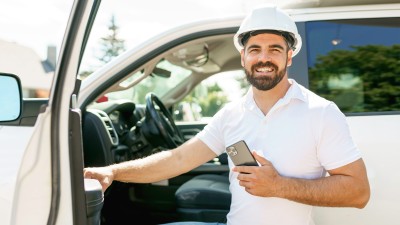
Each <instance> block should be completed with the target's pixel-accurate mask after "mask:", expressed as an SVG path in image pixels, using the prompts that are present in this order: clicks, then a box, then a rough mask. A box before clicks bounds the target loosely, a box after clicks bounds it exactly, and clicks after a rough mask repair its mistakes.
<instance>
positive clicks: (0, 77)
mask: <svg viewBox="0 0 400 225" xmlns="http://www.w3.org/2000/svg"><path fill="white" fill-rule="evenodd" d="M21 111H22V92H21V82H20V80H19V78H18V77H17V76H16V75H14V74H8V73H0V122H7V121H13V120H16V119H18V118H19V117H20V115H21Z"/></svg>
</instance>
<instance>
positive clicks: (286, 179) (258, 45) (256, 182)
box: [84, 5, 370, 225]
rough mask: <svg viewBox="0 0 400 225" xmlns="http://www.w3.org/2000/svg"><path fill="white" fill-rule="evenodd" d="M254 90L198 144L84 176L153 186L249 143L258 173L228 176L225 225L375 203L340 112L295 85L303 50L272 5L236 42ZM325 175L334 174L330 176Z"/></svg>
mask: <svg viewBox="0 0 400 225" xmlns="http://www.w3.org/2000/svg"><path fill="white" fill-rule="evenodd" d="M234 42H235V46H236V48H238V50H239V51H240V54H241V64H242V66H243V67H244V69H245V72H246V77H247V80H248V81H249V83H250V84H251V85H252V87H251V88H250V90H249V92H248V93H247V95H246V96H244V97H243V98H242V99H240V100H239V101H236V102H232V103H230V104H228V105H227V106H226V107H224V108H223V109H222V110H220V111H219V112H218V113H217V114H216V115H215V116H214V117H213V119H212V121H211V122H210V123H209V124H208V125H207V126H206V127H205V128H204V130H203V131H201V132H200V133H199V134H198V135H197V136H196V137H194V138H193V139H191V140H189V141H187V142H186V143H184V144H183V145H182V146H180V147H178V148H176V149H173V150H171V151H164V152H161V153H158V154H155V155H152V156H149V157H147V158H144V159H140V160H135V161H129V162H124V163H121V164H116V165H111V166H108V167H102V168H87V169H85V171H84V173H85V177H87V178H95V179H98V180H99V181H100V182H101V184H102V186H103V189H104V190H105V189H106V188H107V187H108V186H109V185H110V184H111V182H112V181H113V180H118V181H123V182H136V183H141V182H142V183H150V182H155V181H159V180H163V179H168V178H171V177H174V176H177V175H179V174H182V173H185V172H188V171H190V170H191V169H193V168H196V167H197V166H200V165H201V164H203V163H205V162H207V161H209V160H211V159H213V158H214V157H216V156H217V155H219V154H221V153H223V152H224V150H225V147H226V146H229V145H231V144H233V143H235V142H237V141H239V140H245V141H246V142H247V144H248V146H249V147H250V148H251V149H253V150H255V151H253V155H254V157H255V159H256V160H257V161H258V163H259V164H260V166H236V167H233V168H232V171H231V174H230V190H231V192H232V203H231V208H230V212H229V214H228V216H227V224H228V225H243V224H252V225H255V224H260V225H261V224H263V225H265V224H279V225H282V224H288V225H297V224H298V225H306V224H313V221H312V216H311V212H312V206H331V207H356V208H363V207H365V205H366V204H367V202H368V200H369V196H370V190H369V183H368V179H367V175H366V169H365V165H364V163H363V160H362V158H361V153H360V151H359V149H358V148H357V147H356V146H355V144H354V142H353V140H352V138H351V135H350V131H349V128H348V126H347V123H346V118H345V116H344V115H343V113H341V112H340V110H339V109H338V108H337V106H336V105H335V104H334V103H333V102H330V101H327V100H325V99H323V98H321V97H319V96H317V95H316V94H314V93H312V92H310V91H309V90H307V89H306V88H304V87H302V86H301V85H299V84H297V83H296V82H295V81H294V80H292V79H289V78H288V74H287V67H288V66H290V65H291V64H292V57H293V56H295V55H296V54H297V53H298V52H299V51H300V48H301V37H300V35H299V34H298V33H297V28H296V25H295V23H294V22H293V20H292V19H291V18H290V17H289V16H288V15H287V14H286V13H285V12H283V11H282V10H280V9H278V8H276V7H274V6H271V5H265V6H262V7H259V8H256V9H254V10H253V11H252V12H251V13H250V14H249V15H248V16H247V17H246V18H245V20H244V21H243V23H242V25H241V27H240V28H239V31H238V32H237V34H236V35H235V37H234ZM326 172H328V173H329V176H325V174H326Z"/></svg>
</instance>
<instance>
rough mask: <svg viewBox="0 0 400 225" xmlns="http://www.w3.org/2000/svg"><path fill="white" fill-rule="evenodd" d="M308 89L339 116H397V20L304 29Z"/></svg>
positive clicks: (310, 25)
mask: <svg viewBox="0 0 400 225" xmlns="http://www.w3.org/2000/svg"><path fill="white" fill-rule="evenodd" d="M306 37H307V46H308V49H307V52H308V59H307V60H308V66H309V68H308V69H309V82H310V83H309V87H310V89H311V90H313V91H314V92H316V93H317V94H319V95H321V96H323V97H325V98H327V99H329V100H332V101H334V102H335V103H336V104H337V105H338V106H339V108H340V109H341V110H342V111H343V112H345V113H362V112H387V111H400V79H399V77H400V70H399V56H400V18H379V19H378V18H375V19H374V18H373V19H352V20H334V21H318V22H308V23H306Z"/></svg>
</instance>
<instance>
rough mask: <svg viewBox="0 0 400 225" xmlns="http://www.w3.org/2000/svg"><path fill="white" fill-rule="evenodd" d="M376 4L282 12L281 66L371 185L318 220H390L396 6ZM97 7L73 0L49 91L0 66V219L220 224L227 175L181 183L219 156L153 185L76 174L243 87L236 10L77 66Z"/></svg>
mask: <svg viewBox="0 0 400 225" xmlns="http://www.w3.org/2000/svg"><path fill="white" fill-rule="evenodd" d="M315 2H316V1H313V2H312V4H314V3H315ZM372 2H373V1H367V0H365V1H362V0H358V1H348V2H346V3H344V2H343V3H337V5H339V6H331V5H329V4H332V3H329V1H320V2H319V4H316V5H311V6H313V7H309V6H310V5H304V4H298V5H295V4H293V5H291V6H290V7H291V8H290V9H289V8H287V9H286V10H287V11H288V12H289V13H290V14H291V15H292V16H293V18H294V19H295V20H296V22H297V26H298V28H299V32H300V34H301V36H302V39H303V47H302V49H301V51H300V52H299V54H298V55H297V56H296V57H295V58H294V62H293V65H292V66H291V67H290V69H289V76H290V77H292V78H294V79H295V80H296V81H297V82H298V83H300V84H302V85H304V86H306V87H308V88H310V89H311V90H312V91H314V92H316V93H317V94H319V95H321V96H323V97H325V98H327V99H330V100H332V101H334V102H335V103H336V104H337V105H338V106H339V107H340V108H341V110H342V111H343V112H344V113H345V114H346V116H347V119H348V123H349V126H350V129H351V132H352V135H353V137H354V139H355V141H356V143H357V145H358V147H359V148H360V149H361V151H362V154H363V159H364V161H365V164H366V166H367V172H368V177H369V181H370V185H371V199H370V201H369V203H368V205H367V206H366V207H365V208H364V209H354V208H326V207H316V208H315V210H314V215H313V216H314V220H315V223H316V224H318V225H342V224H352V225H357V224H359V225H368V224H369V225H375V224H397V223H398V209H399V206H398V204H399V203H400V192H399V191H398V190H400V178H399V176H398V175H397V171H399V170H400V163H398V159H399V158H400V139H399V138H398V137H399V135H400V126H399V125H400V58H399V56H400V3H393V2H395V1H376V2H378V3H381V4H373V3H372ZM385 2H386V4H383V3H385ZM363 3H368V4H363ZM99 4H102V3H100V2H99V1H80V0H77V1H75V2H74V5H73V7H72V11H71V17H70V19H69V22H68V26H67V30H66V34H65V36H64V41H63V45H62V49H61V52H60V54H59V61H58V64H57V67H56V71H55V75H54V81H53V85H52V89H51V95H50V98H49V99H22V98H21V94H20V93H21V88H18V85H19V82H18V78H17V77H16V76H13V75H10V74H6V73H7V71H3V72H6V73H2V74H1V75H0V103H1V105H0V107H1V110H0V120H1V121H2V122H1V123H0V140H1V149H0V151H13V152H12V154H11V155H12V156H13V157H10V158H9V160H8V161H7V162H6V160H4V164H1V165H0V168H1V169H0V171H5V172H3V173H4V175H5V177H6V175H8V177H7V179H6V178H2V179H3V180H1V182H2V186H1V187H0V211H1V213H2V214H0V215H1V216H0V224H13V225H26V224H30V225H35V224H37V225H39V224H40V225H43V224H48V225H61V224H90V225H94V224H138V223H139V222H138V221H145V222H141V223H140V224H159V223H164V222H171V221H184V220H198V221H219V222H224V221H223V220H224V216H225V214H226V213H227V211H228V210H229V202H230V193H229V190H228V189H227V185H222V186H221V187H220V188H217V190H216V193H211V196H212V197H213V198H212V199H196V198H195V199H194V200H193V199H192V201H191V200H190V199H184V198H182V192H180V191H182V189H180V188H181V187H183V186H184V185H185V184H187V183H186V182H187V181H189V180H191V179H196V177H198V176H199V175H203V176H207V174H219V175H221V176H226V174H227V173H228V172H229V168H228V165H227V161H228V159H227V158H226V156H223V155H222V156H220V157H219V158H216V159H215V160H213V161H210V162H208V163H206V164H204V165H202V166H200V167H199V168H196V169H194V170H193V171H190V172H188V173H186V174H183V175H180V176H178V177H176V178H173V179H169V180H165V181H161V182H158V183H153V184H134V183H132V184H128V183H120V182H114V183H113V184H112V186H111V187H110V188H109V189H108V190H107V191H106V192H105V193H104V195H103V193H102V192H101V187H100V185H99V183H98V182H97V181H95V180H85V179H84V178H83V174H82V171H83V168H84V167H89V166H104V165H109V164H112V163H117V162H123V161H127V160H131V159H136V158H141V157H144V156H147V155H149V154H153V153H155V152H158V151H166V150H168V149H170V148H173V147H176V146H178V145H180V144H182V143H183V142H184V141H186V140H188V139H190V138H191V137H193V136H194V135H195V134H196V133H197V132H199V131H200V130H201V129H202V128H203V127H204V126H205V125H206V123H207V121H208V118H209V117H212V115H213V114H214V113H215V112H216V111H217V110H218V109H219V108H220V107H222V106H223V105H224V103H226V102H228V101H231V100H233V99H235V98H238V97H240V96H242V95H243V94H244V93H245V91H246V89H247V88H248V84H247V83H246V81H245V79H243V71H242V68H241V65H240V57H239V53H238V52H237V50H236V49H235V47H234V45H233V35H234V33H235V32H236V31H237V29H238V27H239V25H240V23H241V20H242V19H243V17H242V16H237V17H229V18H228V17H226V18H217V19H215V20H204V21H197V22H193V23H189V24H186V25H182V26H178V27H176V28H173V29H169V30H167V31H165V32H163V33H162V34H159V35H157V36H155V37H153V38H151V39H149V40H147V41H145V42H143V43H141V44H140V45H137V46H136V47H134V48H132V49H129V50H127V51H125V52H124V53H122V54H120V55H119V56H118V57H116V58H115V59H113V60H112V61H110V62H109V63H107V64H106V65H104V66H102V67H101V68H99V69H97V70H96V71H94V72H93V73H90V75H88V76H87V77H86V76H85V77H84V76H83V74H84V73H83V72H84V71H83V70H82V68H88V67H85V63H88V62H90V60H86V57H87V55H84V54H83V52H85V51H84V49H85V47H86V46H91V44H92V43H96V42H97V41H98V40H97V39H91V38H90V36H89V34H90V32H89V31H90V30H91V29H92V28H93V29H96V26H97V21H96V20H95V17H96V14H98V15H97V16H101V13H103V8H102V7H101V6H100V8H98V7H99ZM113 4H118V3H117V2H115V1H114V2H113ZM351 4H355V5H354V6H352V5H351ZM324 5H326V6H324ZM85 54H88V53H87V52H86V53H85ZM89 58H90V57H89ZM82 59H83V60H82ZM85 60H86V61H85ZM86 66H87V65H86ZM80 68H81V69H80ZM86 74H87V73H86ZM16 75H17V76H18V74H16ZM80 77H81V79H82V82H80V79H78V78H80ZM19 102H21V104H18V103H19ZM16 103H17V104H16ZM20 112H21V115H20ZM299 135H300V134H299ZM2 154H3V153H2ZM8 154H9V153H8ZM3 155H4V154H3ZM9 155H10V154H9ZM15 170H16V171H17V172H13V171H15ZM7 171H11V172H10V173H8V172H7ZM7 173H8V174H7ZM10 176H11V177H10ZM221 182H222V183H224V182H225V181H221ZM224 184H225V183H224ZM195 191H198V193H200V192H201V191H199V190H195ZM343 191H345V190H343ZM186 194H187V193H186ZM200 194H201V193H200ZM103 197H104V198H103ZM103 200H104V201H103Z"/></svg>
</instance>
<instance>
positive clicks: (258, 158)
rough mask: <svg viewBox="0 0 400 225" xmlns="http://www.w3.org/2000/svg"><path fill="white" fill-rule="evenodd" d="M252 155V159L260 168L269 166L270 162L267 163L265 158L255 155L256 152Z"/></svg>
mask: <svg viewBox="0 0 400 225" xmlns="http://www.w3.org/2000/svg"><path fill="white" fill-rule="evenodd" d="M252 153H253V156H254V158H255V159H256V160H257V162H258V163H259V164H260V165H261V166H264V165H266V164H270V162H269V161H268V160H267V159H266V158H264V157H263V156H261V155H259V154H257V152H256V151H253V152H252Z"/></svg>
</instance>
